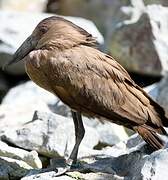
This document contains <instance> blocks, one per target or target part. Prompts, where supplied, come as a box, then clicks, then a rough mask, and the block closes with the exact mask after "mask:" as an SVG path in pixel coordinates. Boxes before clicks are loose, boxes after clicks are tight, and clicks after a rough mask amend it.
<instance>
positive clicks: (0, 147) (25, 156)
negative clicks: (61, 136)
mask: <svg viewBox="0 0 168 180" xmlns="http://www.w3.org/2000/svg"><path fill="white" fill-rule="evenodd" d="M0 156H3V157H9V158H13V159H17V160H22V161H24V162H26V163H27V164H28V165H29V166H31V167H32V168H42V163H41V160H40V159H39V157H38V154H37V152H36V151H31V152H28V151H26V150H23V149H19V148H14V147H12V146H8V145H7V144H6V143H4V142H2V141H0Z"/></svg>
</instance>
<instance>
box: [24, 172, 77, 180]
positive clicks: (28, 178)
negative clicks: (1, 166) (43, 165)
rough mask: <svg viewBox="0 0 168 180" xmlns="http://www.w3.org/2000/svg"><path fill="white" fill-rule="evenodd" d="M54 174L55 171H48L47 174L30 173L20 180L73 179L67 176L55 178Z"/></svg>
mask: <svg viewBox="0 0 168 180" xmlns="http://www.w3.org/2000/svg"><path fill="white" fill-rule="evenodd" d="M55 175H56V172H55V171H49V172H40V171H30V173H28V174H27V175H26V176H25V177H23V178H22V179H21V180H34V179H37V180H73V179H74V178H71V177H69V176H67V175H62V176H60V177H55Z"/></svg>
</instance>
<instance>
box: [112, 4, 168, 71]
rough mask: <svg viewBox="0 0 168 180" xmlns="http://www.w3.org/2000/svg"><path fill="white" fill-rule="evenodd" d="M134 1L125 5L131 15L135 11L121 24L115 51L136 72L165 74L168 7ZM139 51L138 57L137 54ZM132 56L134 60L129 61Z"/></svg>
mask: <svg viewBox="0 0 168 180" xmlns="http://www.w3.org/2000/svg"><path fill="white" fill-rule="evenodd" d="M140 2H141V3H140ZM132 4H133V7H123V8H122V10H123V11H124V12H125V13H127V15H128V14H129V15H130V14H131V18H130V19H129V20H125V21H122V22H121V23H120V24H118V29H116V32H115V33H114V36H113V38H114V39H113V38H112V43H111V44H112V45H111V47H110V48H111V53H112V54H113V55H114V56H116V57H118V59H119V62H120V63H121V64H123V65H124V66H125V67H126V68H127V69H128V70H130V71H132V72H135V71H137V72H140V73H144V74H150V75H161V74H165V73H166V72H167V71H168V65H167V64H168V63H167V61H168V59H167V57H168V54H167V52H168V51H167V47H168V45H167V39H168V35H167V34H168V33H167V19H168V7H163V6H161V5H148V6H144V4H143V1H142V0H138V1H136V0H132ZM139 4H141V5H139ZM134 28H135V29H134ZM129 32H130V33H131V36H130V34H129ZM120 42H121V45H120V44H119V43H120ZM118 49H120V51H118ZM146 50H147V51H146ZM117 52H119V53H117ZM136 52H138V53H137V54H138V56H135V54H136ZM123 53H124V54H123ZM121 54H122V55H125V56H123V57H126V58H125V59H126V60H124V58H123V57H121V56H122V55H121ZM153 55H154V56H153ZM151 57H152V58H151ZM122 58H123V60H122ZM133 58H134V59H133ZM128 59H129V60H130V59H132V60H131V61H130V62H129V61H128ZM138 59H139V60H138ZM132 61H134V62H132ZM136 61H137V62H136ZM143 61H144V62H143ZM140 62H142V64H141V63H140ZM148 62H149V63H148ZM132 63H134V64H133V65H134V66H133V65H132ZM140 64H141V65H140ZM151 67H152V68H151Z"/></svg>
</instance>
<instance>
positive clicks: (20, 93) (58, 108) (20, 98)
mask: <svg viewBox="0 0 168 180" xmlns="http://www.w3.org/2000/svg"><path fill="white" fill-rule="evenodd" d="M16 97H17V98H16ZM36 102H39V104H40V102H41V103H42V104H46V107H44V106H39V104H38V105H37V107H39V109H38V108H35V107H34V110H40V109H41V108H40V107H44V109H43V111H47V112H48V110H49V109H50V110H51V111H52V112H54V113H56V114H60V115H63V116H70V114H71V113H70V109H69V108H68V107H67V106H66V105H65V104H63V103H62V102H61V101H60V100H59V99H58V98H57V97H56V96H55V95H53V94H51V93H50V92H48V91H46V90H44V89H42V88H40V87H39V86H37V85H36V84H35V83H34V82H32V81H28V82H26V83H23V84H20V85H18V86H16V87H13V88H11V89H10V90H9V92H8V93H7V95H6V96H5V97H4V98H3V100H2V104H3V105H7V106H12V107H13V106H22V107H26V106H29V104H30V106H35V104H37V103H36ZM23 104H24V106H23ZM26 108H27V107H26ZM22 109H23V108H22ZM41 110H42V109H41ZM15 111H17V110H16V109H15ZM29 112H30V110H29Z"/></svg>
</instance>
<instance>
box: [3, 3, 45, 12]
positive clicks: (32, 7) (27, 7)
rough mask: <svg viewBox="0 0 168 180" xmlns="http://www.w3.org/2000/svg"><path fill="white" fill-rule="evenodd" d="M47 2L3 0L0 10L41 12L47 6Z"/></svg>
mask: <svg viewBox="0 0 168 180" xmlns="http://www.w3.org/2000/svg"><path fill="white" fill-rule="evenodd" d="M46 1H47V0H35V1H27V0H15V1H12V0H7V1H6V0H1V1H0V8H1V9H3V10H8V11H9V10H12V11H14V10H15V11H31V12H41V11H43V10H44V8H45V6H46Z"/></svg>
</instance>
